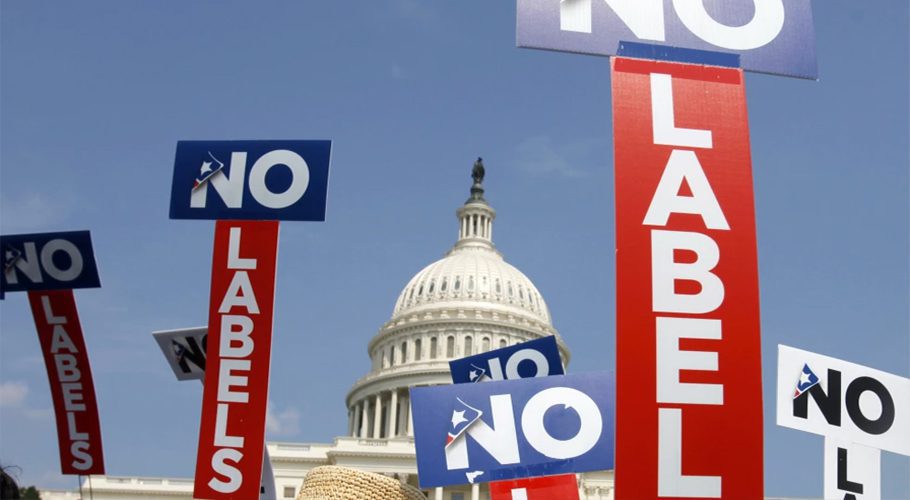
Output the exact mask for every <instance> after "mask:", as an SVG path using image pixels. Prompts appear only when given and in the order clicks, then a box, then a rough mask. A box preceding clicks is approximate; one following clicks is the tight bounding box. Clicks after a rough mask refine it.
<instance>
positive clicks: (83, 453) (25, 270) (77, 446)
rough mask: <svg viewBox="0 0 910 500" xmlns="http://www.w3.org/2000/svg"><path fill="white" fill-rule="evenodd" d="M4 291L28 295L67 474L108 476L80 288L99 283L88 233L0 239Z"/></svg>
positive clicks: (1, 287)
mask: <svg viewBox="0 0 910 500" xmlns="http://www.w3.org/2000/svg"><path fill="white" fill-rule="evenodd" d="M0 251H2V256H3V270H2V275H0V299H2V298H3V294H4V293H5V292H19V291H26V292H28V301H29V305H30V307H31V310H32V316H33V318H34V320H35V329H36V330H37V332H38V341H39V344H40V345H41V351H42V353H43V355H44V366H45V369H46V370H47V379H48V382H49V383H50V390H51V398H52V400H53V402H54V415H55V417H56V422H57V441H58V444H59V449H60V468H61V471H62V473H63V474H73V475H86V474H104V454H103V450H102V446H101V421H100V420H99V418H98V402H97V399H96V397H95V384H94V382H93V380H92V371H91V366H90V365H89V359H88V352H87V350H86V346H85V338H84V337H83V335H82V325H81V323H80V322H79V313H78V311H77V309H76V299H75V297H74V296H73V289H74V288H95V287H100V286H101V282H100V280H99V278H98V266H97V264H96V263H95V253H94V250H93V248H92V239H91V235H90V234H89V232H88V231H67V232H56V233H35V234H14V235H3V236H0Z"/></svg>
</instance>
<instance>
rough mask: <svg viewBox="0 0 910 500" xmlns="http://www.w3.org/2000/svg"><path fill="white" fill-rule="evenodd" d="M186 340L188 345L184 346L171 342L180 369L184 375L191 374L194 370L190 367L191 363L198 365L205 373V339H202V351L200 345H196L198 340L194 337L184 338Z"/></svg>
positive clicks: (174, 341)
mask: <svg viewBox="0 0 910 500" xmlns="http://www.w3.org/2000/svg"><path fill="white" fill-rule="evenodd" d="M184 340H186V345H183V344H181V343H180V342H177V341H176V340H172V341H171V342H172V344H173V347H174V353H175V355H176V357H177V364H178V365H180V369H181V370H182V371H183V373H191V372H192V370H191V369H190V367H189V365H188V362H189V363H192V364H194V365H196V367H198V368H199V369H200V370H202V371H205V343H206V339H205V337H203V339H202V344H203V347H202V348H201V349H200V347H199V344H197V343H196V339H194V338H193V337H184Z"/></svg>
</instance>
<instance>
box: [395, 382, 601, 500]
mask: <svg viewBox="0 0 910 500" xmlns="http://www.w3.org/2000/svg"><path fill="white" fill-rule="evenodd" d="M411 406H412V408H413V418H414V442H415V446H416V452H417V471H418V477H419V480H420V487H421V488H431V487H436V486H447V485H453V484H464V483H472V484H473V483H479V482H488V481H502V480H510V479H517V478H523V477H533V476H549V475H557V474H566V473H572V472H585V471H591V470H606V469H611V468H613V377H612V375H611V374H609V373H586V374H581V375H556V376H551V377H534V378H525V379H517V380H505V381H499V382H486V383H482V384H454V385H442V386H433V387H415V388H412V389H411Z"/></svg>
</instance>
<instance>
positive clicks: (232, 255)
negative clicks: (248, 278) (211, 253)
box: [227, 227, 256, 269]
mask: <svg viewBox="0 0 910 500" xmlns="http://www.w3.org/2000/svg"><path fill="white" fill-rule="evenodd" d="M241 232H242V228H239V227H232V228H231V230H230V233H229V234H228V263H227V268H228V269H256V259H242V258H240V235H241Z"/></svg>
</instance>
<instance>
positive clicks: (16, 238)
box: [0, 231, 101, 293]
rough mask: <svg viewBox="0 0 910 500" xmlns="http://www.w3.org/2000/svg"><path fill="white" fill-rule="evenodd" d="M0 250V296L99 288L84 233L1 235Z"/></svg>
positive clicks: (96, 267) (88, 235)
mask: <svg viewBox="0 0 910 500" xmlns="http://www.w3.org/2000/svg"><path fill="white" fill-rule="evenodd" d="M0 251H2V252H3V274H2V278H0V291H2V292H4V293H5V292H21V291H29V290H73V289H75V288H97V287H100V286H101V280H100V279H99V278H98V266H97V264H96V263H95V253H94V250H93V249H92V238H91V235H90V234H89V232H88V231H67V232H59V233H37V234H11V235H4V236H0Z"/></svg>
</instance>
